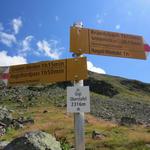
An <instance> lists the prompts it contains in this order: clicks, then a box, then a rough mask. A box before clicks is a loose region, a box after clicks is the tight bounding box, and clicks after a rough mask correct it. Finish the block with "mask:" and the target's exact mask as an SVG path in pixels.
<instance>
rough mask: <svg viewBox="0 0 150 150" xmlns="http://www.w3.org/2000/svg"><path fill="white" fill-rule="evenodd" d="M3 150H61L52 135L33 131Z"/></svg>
mask: <svg viewBox="0 0 150 150" xmlns="http://www.w3.org/2000/svg"><path fill="white" fill-rule="evenodd" d="M4 150H61V147H60V143H59V142H58V141H56V139H55V138H54V137H53V136H52V135H50V134H48V133H45V132H42V131H35V132H29V133H26V134H25V135H24V136H22V137H20V138H17V139H15V140H13V141H12V142H11V143H9V144H8V145H7V146H6V147H5V148H4Z"/></svg>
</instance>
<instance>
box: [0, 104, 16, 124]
mask: <svg viewBox="0 0 150 150" xmlns="http://www.w3.org/2000/svg"><path fill="white" fill-rule="evenodd" d="M12 119H13V118H12V114H11V111H9V110H8V109H7V108H6V107H0V121H1V122H3V123H4V124H6V125H7V126H9V124H11V121H12Z"/></svg>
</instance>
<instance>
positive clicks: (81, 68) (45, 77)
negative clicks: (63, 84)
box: [8, 57, 87, 86]
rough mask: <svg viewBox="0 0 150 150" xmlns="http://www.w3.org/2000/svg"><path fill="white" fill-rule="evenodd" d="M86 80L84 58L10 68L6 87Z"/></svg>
mask: <svg viewBox="0 0 150 150" xmlns="http://www.w3.org/2000/svg"><path fill="white" fill-rule="evenodd" d="M86 78H87V63H86V58H85V57H80V58H71V59H63V60H55V61H43V62H38V63H32V64H24V65H16V66H11V67H10V70H9V80H8V86H16V85H28V84H38V83H52V82H60V81H73V80H77V81H78V80H81V79H86Z"/></svg>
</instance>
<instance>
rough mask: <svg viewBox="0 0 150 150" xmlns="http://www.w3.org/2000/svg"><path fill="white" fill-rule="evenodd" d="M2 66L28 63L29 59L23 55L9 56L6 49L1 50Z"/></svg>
mask: <svg viewBox="0 0 150 150" xmlns="http://www.w3.org/2000/svg"><path fill="white" fill-rule="evenodd" d="M0 58H1V59H0V66H10V65H18V64H26V63H27V60H26V59H25V58H24V57H21V56H9V55H8V54H7V52H6V51H1V52H0Z"/></svg>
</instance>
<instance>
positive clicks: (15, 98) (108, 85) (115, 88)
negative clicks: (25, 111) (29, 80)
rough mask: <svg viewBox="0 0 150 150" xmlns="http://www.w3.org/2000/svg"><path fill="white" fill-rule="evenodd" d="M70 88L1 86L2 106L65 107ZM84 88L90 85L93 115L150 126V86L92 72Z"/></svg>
mask: <svg viewBox="0 0 150 150" xmlns="http://www.w3.org/2000/svg"><path fill="white" fill-rule="evenodd" d="M71 85H72V83H70V82H63V83H57V84H50V85H45V86H43V85H38V86H26V87H15V88H11V87H9V88H6V87H4V85H3V84H1V86H0V104H1V105H2V106H7V105H11V104H12V103H17V105H18V107H22V108H27V107H32V106H35V105H36V104H39V103H44V102H46V103H48V102H49V103H52V104H54V105H55V106H57V107H66V87H67V86H71ZM84 85H89V86H90V91H91V93H90V95H91V114H93V115H94V116H96V117H100V118H102V119H106V120H112V121H115V122H120V120H121V118H123V117H128V118H134V119H135V120H136V122H137V123H140V124H150V84H146V83H143V82H140V81H136V80H128V79H125V78H121V77H115V76H110V75H100V74H96V73H92V72H89V78H88V79H87V80H86V81H84Z"/></svg>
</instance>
